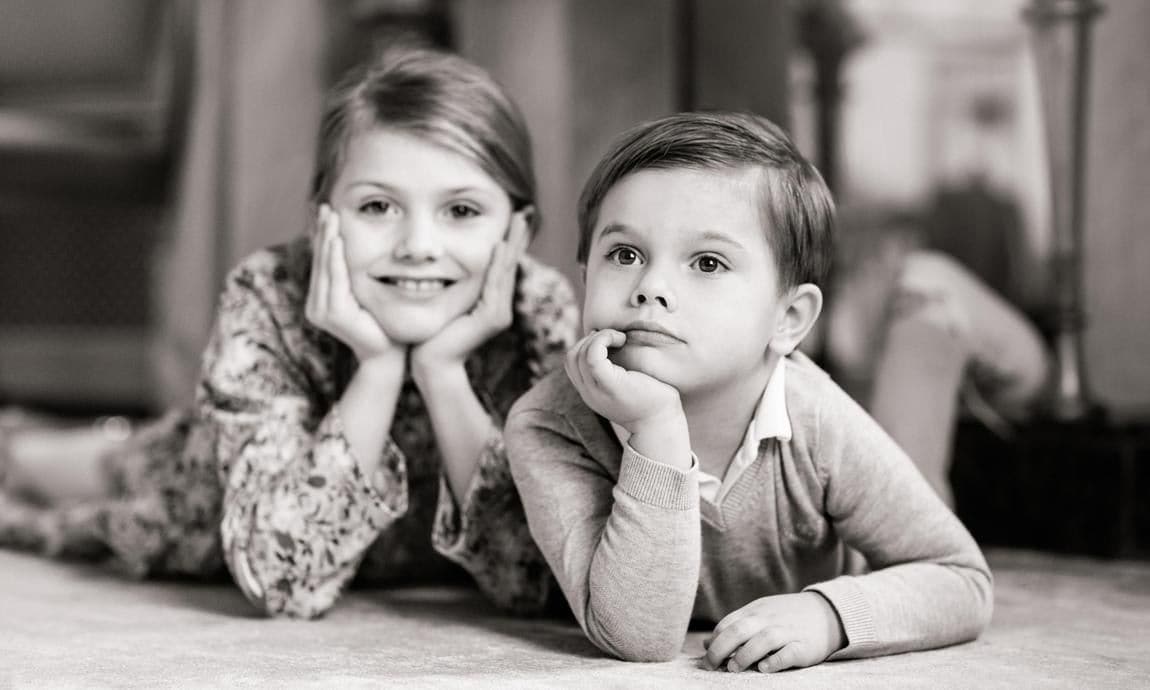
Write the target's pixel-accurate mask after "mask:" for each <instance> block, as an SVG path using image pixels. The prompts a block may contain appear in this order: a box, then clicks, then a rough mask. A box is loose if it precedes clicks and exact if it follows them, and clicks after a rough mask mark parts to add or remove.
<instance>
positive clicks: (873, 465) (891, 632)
mask: <svg viewBox="0 0 1150 690" xmlns="http://www.w3.org/2000/svg"><path fill="white" fill-rule="evenodd" d="M815 452H816V453H817V454H818V457H819V461H818V462H819V464H820V466H821V472H822V474H823V481H824V482H825V486H826V493H825V499H824V500H825V510H826V512H827V514H828V515H829V517H830V520H831V521H832V523H833V525H834V528H835V530H836V531H837V532H838V534H839V535H840V537H841V538H842V539H843V541H844V542H845V543H846V544H847V545H849V546H851V547H853V548H855V549H857V550H858V551H859V552H860V553H861V554H862V555H863V556H864V557H865V558H866V560H867V563H868V565H869V566H870V568H871V569H872V572H869V573H867V574H864V575H843V576H840V577H837V578H835V579H833V580H829V581H827V582H822V583H818V584H815V585H812V586H810V587H808V588H807V589H808V590H811V591H817V592H819V593H820V594H822V595H823V596H824V597H826V598H827V599H828V600H829V601H830V602H831V604H832V606H834V607H835V610H836V611H837V612H838V614H839V618H840V620H841V621H842V623H843V629H844V631H845V632H846V637H847V646H846V647H845V648H843V649H841V650H839V651H838V652H836V653H835V654H834V655H832V657H831V658H834V659H838V658H848V657H863V656H878V655H883V654H894V653H898V652H905V651H911V650H916V649H929V648H934V647H940V646H944V645H948V644H955V643H958V642H964V641H967V640H970V639H973V638H975V637H977V636H978V634H979V633H980V632H981V631H982V630H983V629H985V627H986V625H987V624H988V622H989V620H990V614H991V609H992V605H993V601H992V599H993V598H992V579H991V574H990V569H989V568H988V567H987V564H986V560H985V559H984V558H983V556H982V552H981V551H980V550H979V548H978V545H977V544H976V543H975V541H974V539H973V538H972V537H971V536H970V533H969V532H967V530H966V528H965V527H963V525H962V523H961V522H959V520H958V518H957V517H955V515H954V513H952V512H951V511H950V510H949V509H948V508H947V507H946V505H945V504H943V502H942V500H941V499H940V498H939V497H938V495H937V494H935V492H934V491H933V490H932V489H931V488H930V485H929V484H927V482H926V480H925V479H924V478H923V477H922V475H921V474H919V472H918V470H917V469H916V468H915V467H914V464H913V463H912V462H911V460H910V458H908V457H907V455H906V454H905V453H904V452H903V451H902V450H901V449H900V448H899V447H898V446H897V445H896V444H895V442H894V441H893V440H892V439H891V438H890V437H889V436H888V435H887V434H886V433H885V432H884V431H883V430H882V429H881V428H880V427H879V426H878V424H877V423H876V422H875V421H874V420H873V419H872V418H871V417H870V416H869V415H867V414H866V412H865V411H863V410H862V408H860V407H858V406H857V405H856V404H855V403H854V401H852V400H849V399H848V398H847V396H846V395H845V394H842V395H841V396H835V399H833V400H829V401H827V403H826V404H825V405H824V407H823V409H821V411H820V422H819V432H818V447H817V449H815Z"/></svg>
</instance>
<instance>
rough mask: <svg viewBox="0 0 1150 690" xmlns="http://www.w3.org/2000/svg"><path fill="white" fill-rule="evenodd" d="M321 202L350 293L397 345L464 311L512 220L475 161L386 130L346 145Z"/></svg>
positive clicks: (507, 202) (421, 337)
mask: <svg viewBox="0 0 1150 690" xmlns="http://www.w3.org/2000/svg"><path fill="white" fill-rule="evenodd" d="M329 203H330V204H331V207H332V210H334V211H335V212H336V213H337V214H339V220H340V226H339V227H340V233H341V234H342V236H343V240H344V247H345V254H346V257H347V267H348V273H349V275H350V278H351V290H352V293H353V294H354V295H355V297H356V299H357V300H358V301H359V303H360V304H361V305H362V306H363V308H364V309H366V310H367V311H368V312H369V313H370V314H371V315H372V316H373V317H375V320H376V321H378V322H379V325H380V327H382V328H383V330H384V332H385V333H386V334H387V336H388V337H389V338H391V339H392V340H394V341H396V342H398V343H404V344H416V343H421V342H424V341H426V340H427V339H429V338H430V337H431V336H433V335H435V334H436V333H438V332H439V331H440V330H442V329H443V327H444V326H446V325H447V324H448V323H450V322H451V321H452V320H454V319H455V318H457V317H459V316H460V315H462V314H464V313H466V312H467V311H468V310H470V309H471V307H472V306H473V305H474V304H475V302H476V300H478V299H479V295H480V292H481V291H482V288H483V281H484V276H485V274H486V272H487V266H488V264H489V263H490V262H491V256H492V252H493V251H494V249H495V246H496V244H498V243H499V242H500V241H501V240H502V239H503V238H504V236H505V234H506V232H507V228H508V226H509V224H510V221H511V213H512V208H511V199H510V197H508V195H507V193H506V192H505V191H504V190H503V188H502V187H500V186H499V185H498V184H497V183H496V182H495V181H494V180H493V179H491V177H490V176H488V175H487V173H485V172H484V171H483V169H482V168H480V167H479V166H478V165H477V164H476V163H475V162H473V161H472V160H470V159H468V158H466V157H464V156H462V155H460V154H458V153H455V152H454V151H451V150H449V149H447V148H444V147H442V146H439V145H437V144H433V143H430V142H427V141H425V140H423V139H420V138H418V137H416V136H414V135H412V134H407V133H404V132H402V131H399V130H393V129H385V128H374V129H371V130H368V131H364V132H361V133H359V134H356V135H355V136H353V137H352V138H351V140H350V141H349V142H348V146H347V156H346V160H345V162H344V166H343V169H342V170H341V171H340V173H339V176H338V177H337V178H336V180H335V184H334V185H333V186H332V191H331V198H330V200H329Z"/></svg>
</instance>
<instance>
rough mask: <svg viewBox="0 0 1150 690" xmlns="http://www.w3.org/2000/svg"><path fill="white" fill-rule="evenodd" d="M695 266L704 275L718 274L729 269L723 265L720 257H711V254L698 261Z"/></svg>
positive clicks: (701, 257)
mask: <svg viewBox="0 0 1150 690" xmlns="http://www.w3.org/2000/svg"><path fill="white" fill-rule="evenodd" d="M695 265H696V266H697V267H698V269H699V270H700V271H702V272H703V273H718V272H719V271H721V270H725V269H726V268H727V267H726V266H724V265H723V262H722V261H719V259H718V257H714V256H710V255H709V254H708V255H704V256H700V257H699V258H698V259H696V260H695Z"/></svg>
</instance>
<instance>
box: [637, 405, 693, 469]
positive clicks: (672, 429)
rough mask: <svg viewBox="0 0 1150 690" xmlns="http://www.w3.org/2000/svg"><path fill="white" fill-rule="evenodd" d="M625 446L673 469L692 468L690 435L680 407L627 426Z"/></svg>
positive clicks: (685, 417)
mask: <svg viewBox="0 0 1150 690" xmlns="http://www.w3.org/2000/svg"><path fill="white" fill-rule="evenodd" d="M624 427H625V428H626V429H627V431H629V432H631V438H630V439H629V440H628V444H629V445H630V446H631V447H632V448H633V449H635V452H636V453H639V454H640V455H643V456H644V457H648V458H651V459H652V460H656V461H658V462H661V463H664V464H666V465H670V466H672V467H674V468H676V469H679V470H683V471H687V470H689V469H691V464H692V460H691V435H690V433H689V431H688V430H687V416H686V415H685V414H684V413H683V410H682V408H679V409H670V410H665V411H663V412H660V413H659V414H656V415H652V416H651V417H646V418H644V419H641V420H638V421H636V422H633V423H631V424H628V425H624Z"/></svg>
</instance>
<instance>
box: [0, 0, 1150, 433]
mask: <svg viewBox="0 0 1150 690" xmlns="http://www.w3.org/2000/svg"><path fill="white" fill-rule="evenodd" d="M1026 4H1027V3H1026V2H1024V1H1023V0H994V1H993V2H974V3H972V2H965V1H964V0H927V1H920V0H843V1H842V2H834V1H816V0H810V1H801V0H800V1H793V2H783V1H780V2H759V1H757V0H717V1H711V2H706V1H703V0H626V1H624V2H620V1H617V0H612V1H608V0H202V1H199V2H195V1H191V0H87V1H85V2H73V1H72V0H0V402H24V403H34V404H38V405H41V406H43V405H48V406H51V407H56V408H63V407H74V408H90V409H99V410H107V409H110V408H115V409H125V410H150V409H158V408H161V407H164V406H166V405H169V404H172V403H177V402H180V401H184V400H186V399H187V396H188V395H189V394H190V391H191V388H192V382H193V381H194V378H195V374H196V368H197V365H198V357H199V353H200V350H201V348H202V347H203V344H204V340H205V338H206V334H207V330H208V328H209V326H210V319H211V313H212V308H213V305H214V300H215V296H216V292H217V289H218V287H219V285H220V282H221V278H222V276H223V275H224V273H225V272H226V270H227V269H228V268H229V267H230V266H231V265H232V264H234V263H235V262H236V261H237V260H238V259H240V258H241V257H242V256H243V255H245V254H247V253H248V252H250V251H252V250H253V249H255V248H257V247H259V246H262V245H265V244H268V243H272V242H276V241H282V240H286V239H288V238H290V237H293V236H295V235H297V234H299V233H300V232H302V231H303V230H304V228H305V226H306V223H307V221H308V212H307V205H306V191H307V185H308V179H309V175H310V170H311V164H312V146H313V141H314V132H315V130H316V126H317V122H318V112H319V107H320V99H321V95H322V93H323V92H324V90H325V89H326V88H327V87H328V86H329V85H330V84H331V82H332V81H333V80H334V79H335V78H336V77H337V76H338V75H339V74H340V73H342V72H343V70H344V69H346V68H347V67H348V66H350V65H351V64H352V63H353V62H355V61H356V60H358V59H360V58H362V57H363V56H364V55H366V54H368V53H369V52H370V51H371V50H373V49H375V48H377V47H379V46H381V45H383V44H386V43H387V42H388V41H391V40H395V38H396V37H397V36H398V35H400V34H409V35H412V34H414V35H418V36H421V37H422V38H423V39H424V40H427V41H429V42H432V43H436V44H439V45H442V46H445V47H448V48H451V49H454V50H457V51H459V52H461V53H462V54H464V55H465V56H468V57H470V58H472V59H474V60H475V61H477V62H479V63H480V64H482V65H484V66H485V67H487V68H488V69H490V70H491V71H492V72H493V73H494V74H495V75H496V76H497V78H499V79H500V80H501V81H502V82H503V83H504V85H505V86H506V87H507V88H508V89H509V90H510V91H511V92H512V93H513V95H514V96H515V97H516V98H517V99H518V101H519V103H520V104H521V106H522V108H523V110H524V111H525V114H526V116H527V120H528V122H529V124H530V126H531V128H532V130H533V134H534V140H535V145H536V159H537V160H536V163H537V169H538V172H539V177H540V182H541V188H542V206H543V210H544V213H545V216H546V221H547V222H546V228H545V232H544V234H543V235H542V236H541V237H540V238H539V240H538V241H537V243H536V245H535V247H534V251H535V252H536V253H537V254H539V255H540V256H542V257H543V258H544V259H546V260H548V261H549V262H551V263H553V264H555V265H558V266H560V267H562V268H564V269H565V270H567V271H568V272H569V274H571V275H572V277H575V275H576V274H575V271H574V268H573V266H572V259H571V258H572V256H573V255H574V246H575V224H574V217H575V213H574V200H575V198H576V196H577V194H578V190H579V186H580V184H581V183H582V180H583V179H584V177H585V175H586V174H587V173H588V171H589V170H590V168H591V166H592V165H593V164H594V162H595V161H596V160H597V159H598V157H599V156H600V155H601V154H602V152H603V151H604V149H605V147H606V145H607V143H608V141H609V140H610V138H611V137H612V136H613V135H615V134H617V133H618V132H620V131H621V130H623V129H624V128H626V127H628V126H630V125H632V124H634V123H636V122H638V121H639V120H642V119H645V118H650V117H655V116H659V115H663V114H666V113H669V112H672V111H675V110H680V109H686V108H743V109H751V110H754V111H757V112H760V113H763V114H765V115H767V116H768V117H771V118H772V119H774V120H776V121H778V122H780V123H783V124H784V125H785V126H787V127H788V129H790V130H791V131H792V133H793V135H794V137H795V138H796V140H797V141H798V143H799V144H800V147H801V148H802V149H803V150H804V152H806V153H807V154H808V155H809V156H810V157H811V158H812V159H813V160H815V161H816V162H818V163H819V165H820V168H821V169H822V170H823V172H824V173H825V174H826V176H827V177H828V178H829V179H830V181H831V183H832V185H833V186H834V188H835V191H836V194H837V196H838V199H839V201H840V203H841V204H843V205H844V206H846V207H851V208H867V207H873V208H884V209H888V210H890V209H894V210H898V211H900V212H909V213H912V214H914V218H916V219H917V221H918V222H919V223H920V225H921V227H922V229H923V231H924V232H925V233H926V235H927V237H928V240H929V242H930V244H931V245H933V246H936V247H940V248H943V249H945V250H946V251H948V252H950V253H952V254H953V255H955V256H956V257H958V258H959V259H960V260H962V261H963V262H964V263H966V264H967V265H968V266H970V267H972V268H973V269H974V270H975V271H976V272H977V273H978V274H979V275H980V276H982V277H983V279H984V280H985V281H986V282H987V283H988V284H990V285H991V286H992V287H994V288H995V289H997V290H998V291H999V292H1000V293H1001V294H1003V295H1004V296H1006V297H1007V298H1008V299H1010V300H1011V301H1012V302H1013V303H1015V304H1017V305H1019V306H1020V307H1021V308H1022V309H1024V310H1025V311H1026V312H1027V313H1030V314H1033V315H1035V317H1036V320H1037V321H1039V322H1041V321H1042V314H1043V310H1044V308H1045V307H1046V306H1047V305H1048V304H1049V303H1050V301H1051V299H1052V294H1053V291H1052V287H1051V270H1050V260H1049V256H1050V248H1051V231H1050V227H1051V220H1050V212H1049V207H1050V191H1049V184H1048V177H1047V175H1048V171H1047V164H1046V151H1045V149H1044V140H1043V130H1042V120H1041V112H1040V105H1039V97H1038V93H1037V88H1038V85H1037V80H1036V77H1035V70H1034V65H1033V58H1032V54H1033V51H1031V50H1029V48H1028V40H1027V25H1026V22H1025V21H1024V20H1023V16H1022V14H1023V9H1024V7H1025V5H1026ZM1105 5H1106V7H1105V9H1106V12H1105V13H1104V14H1103V15H1102V16H1101V17H1100V19H1099V20H1098V21H1097V22H1096V27H1095V29H1094V31H1095V45H1094V50H1093V62H1092V66H1091V76H1092V80H1091V93H1090V98H1089V103H1088V104H1087V107H1088V112H1089V120H1088V127H1089V129H1088V133H1087V143H1088V148H1087V158H1086V161H1085V168H1086V185H1085V186H1086V190H1087V198H1086V203H1085V211H1084V214H1085V215H1084V223H1083V227H1084V236H1085V244H1086V251H1085V253H1084V263H1083V282H1084V290H1083V292H1084V303H1085V307H1086V308H1085V311H1086V314H1087V317H1088V328H1087V329H1086V331H1085V346H1086V347H1085V351H1086V359H1087V361H1088V363H1089V368H1090V375H1091V382H1092V386H1093V389H1094V392H1095V393H1096V395H1097V396H1098V397H1099V398H1100V399H1101V400H1103V401H1104V402H1105V403H1106V404H1107V405H1108V407H1110V408H1113V409H1118V410H1128V411H1130V412H1131V413H1139V412H1141V411H1143V410H1145V409H1150V366H1147V365H1146V364H1144V359H1145V356H1146V353H1148V352H1150V318H1147V317H1150V306H1148V305H1147V303H1148V300H1147V299H1146V298H1147V297H1150V278H1148V277H1147V272H1146V271H1145V270H1143V267H1144V266H1145V265H1146V264H1147V263H1150V200H1148V199H1147V195H1146V194H1145V190H1146V189H1150V166H1148V165H1147V163H1148V162H1150V118H1147V117H1146V116H1147V114H1150V69H1148V68H1150V47H1148V46H1147V45H1146V44H1145V42H1144V41H1143V40H1142V36H1143V33H1144V30H1145V29H1146V28H1150V6H1148V5H1147V4H1146V3H1144V2H1142V1H1141V0H1107V2H1106V3H1105Z"/></svg>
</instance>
